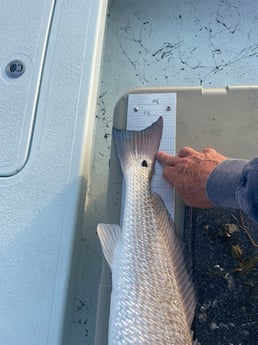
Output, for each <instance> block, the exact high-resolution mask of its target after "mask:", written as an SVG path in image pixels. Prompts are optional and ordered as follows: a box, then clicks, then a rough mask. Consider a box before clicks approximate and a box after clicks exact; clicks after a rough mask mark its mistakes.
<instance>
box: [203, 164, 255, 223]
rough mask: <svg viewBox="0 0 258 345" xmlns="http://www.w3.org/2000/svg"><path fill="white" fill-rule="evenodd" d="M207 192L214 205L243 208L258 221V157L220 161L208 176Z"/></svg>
mask: <svg viewBox="0 0 258 345" xmlns="http://www.w3.org/2000/svg"><path fill="white" fill-rule="evenodd" d="M206 193H207V196H208V199H209V200H210V202H211V203H212V204H213V205H214V206H217V207H230V208H238V209H241V210H242V211H244V212H245V213H246V214H247V215H248V216H249V217H250V218H252V219H253V220H255V221H256V222H258V157H256V158H254V159H252V160H250V161H248V160H242V159H227V160H225V161H223V162H222V163H220V164H219V165H218V166H217V167H216V168H215V169H214V170H213V171H212V172H211V174H210V176H209V178H208V181H207V184H206Z"/></svg>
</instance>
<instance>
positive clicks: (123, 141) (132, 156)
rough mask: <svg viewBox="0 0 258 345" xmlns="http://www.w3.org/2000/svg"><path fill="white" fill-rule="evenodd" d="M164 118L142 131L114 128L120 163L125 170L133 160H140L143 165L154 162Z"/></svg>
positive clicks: (114, 138)
mask: <svg viewBox="0 0 258 345" xmlns="http://www.w3.org/2000/svg"><path fill="white" fill-rule="evenodd" d="M162 129H163V119H162V117H161V116H160V117H159V119H158V120H157V121H156V122H154V123H153V124H152V125H151V126H149V127H147V128H145V129H143V130H141V131H131V130H120V129H116V128H113V132H112V134H113V140H114V143H115V148H116V151H117V154H118V157H119V161H120V165H121V168H122V170H123V172H125V171H126V170H127V168H128V166H129V165H130V163H131V162H132V161H135V160H140V162H142V166H143V167H144V166H148V165H149V164H151V165H152V167H153V164H154V161H155V157H156V153H157V151H158V149H159V144H160V140H161V136H162Z"/></svg>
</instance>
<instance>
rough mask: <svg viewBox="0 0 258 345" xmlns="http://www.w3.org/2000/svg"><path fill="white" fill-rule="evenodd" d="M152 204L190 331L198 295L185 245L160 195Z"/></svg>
mask: <svg viewBox="0 0 258 345" xmlns="http://www.w3.org/2000/svg"><path fill="white" fill-rule="evenodd" d="M152 203H153V207H154V209H155V211H156V213H157V217H158V219H159V226H160V229H161V231H162V233H163V236H164V239H165V241H166V242H167V244H168V246H169V249H170V252H171V258H172V261H173V267H174V272H175V276H176V280H177V282H178V287H179V291H180V293H181V296H182V300H183V303H184V309H185V314H186V319H187V323H188V325H189V329H190V328H191V324H192V321H193V318H194V313H195V307H196V293H195V288H194V285H193V282H192V279H191V272H189V270H187V265H186V260H185V256H184V243H183V241H182V239H181V238H180V237H179V235H178V234H177V233H176V231H175V226H174V224H173V221H172V218H171V216H170V214H169V213H168V211H167V209H166V207H165V205H164V202H163V200H162V199H161V197H160V196H159V195H158V194H156V193H153V194H152Z"/></svg>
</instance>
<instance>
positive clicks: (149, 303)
mask: <svg viewBox="0 0 258 345" xmlns="http://www.w3.org/2000/svg"><path fill="white" fill-rule="evenodd" d="M162 128H163V120H162V118H161V117H160V118H159V119H158V120H157V121H156V122H155V123H154V124H152V125H151V126H150V127H148V128H146V129H144V130H142V131H129V130H118V129H113V140H114V143H115V147H116V151H117V154H118V157H119V161H120V165H121V168H122V172H123V176H124V181H125V193H124V198H125V200H124V210H123V219H122V222H121V223H122V224H121V226H120V225H114V224H113V225H108V224H99V225H98V227H97V232H98V236H99V238H100V242H101V245H102V249H103V253H104V256H105V258H106V260H107V262H108V264H109V266H110V268H111V271H112V295H111V305H110V319H109V336H108V344H109V345H122V344H139V345H140V344H148V345H151V344H153V345H162V344H164V345H190V344H193V340H192V332H191V323H192V320H193V317H194V311H195V306H196V298H195V290H194V286H193V283H192V281H191V278H190V275H189V273H188V271H187V269H186V265H185V260H184V254H183V243H182V240H181V239H180V238H179V236H178V235H177V233H176V232H175V228H174V225H173V222H172V220H171V218H170V216H169V213H168V211H167V209H166V208H165V206H164V203H163V201H162V199H161V198H160V196H159V195H157V194H154V193H152V192H151V187H150V181H151V178H152V175H153V171H154V164H155V156H156V153H157V151H158V149H159V144H160V140H161V136H162Z"/></svg>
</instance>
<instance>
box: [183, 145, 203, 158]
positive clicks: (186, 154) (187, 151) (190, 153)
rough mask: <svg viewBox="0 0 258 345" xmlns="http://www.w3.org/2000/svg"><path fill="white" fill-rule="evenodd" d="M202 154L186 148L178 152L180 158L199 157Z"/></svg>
mask: <svg viewBox="0 0 258 345" xmlns="http://www.w3.org/2000/svg"><path fill="white" fill-rule="evenodd" d="M199 154H200V153H199V152H198V151H196V150H194V149H193V148H191V147H188V146H185V147H183V148H182V149H181V150H180V151H179V152H178V157H181V158H183V157H187V156H190V155H195V156H196V155H199Z"/></svg>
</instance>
